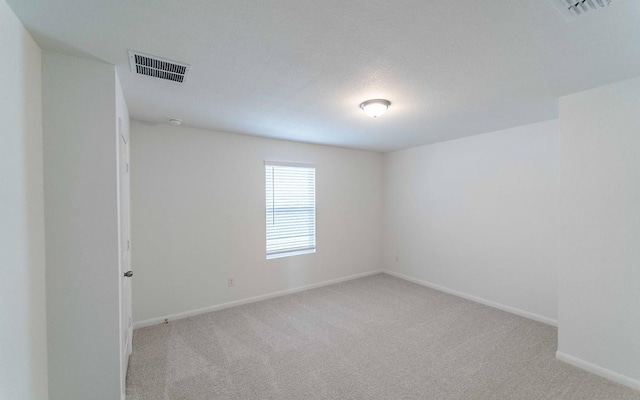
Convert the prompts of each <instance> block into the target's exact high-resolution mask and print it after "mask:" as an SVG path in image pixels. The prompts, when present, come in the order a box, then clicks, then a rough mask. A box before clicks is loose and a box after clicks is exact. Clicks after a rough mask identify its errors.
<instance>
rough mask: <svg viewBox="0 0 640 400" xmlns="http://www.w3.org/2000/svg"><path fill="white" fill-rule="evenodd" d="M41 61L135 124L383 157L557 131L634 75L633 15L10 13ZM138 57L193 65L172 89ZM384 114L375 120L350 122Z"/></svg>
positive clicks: (262, 5) (169, 6)
mask: <svg viewBox="0 0 640 400" xmlns="http://www.w3.org/2000/svg"><path fill="white" fill-rule="evenodd" d="M7 2H8V3H9V5H10V6H11V7H12V9H13V10H14V12H15V13H16V14H17V15H18V17H19V18H20V19H21V20H22V22H23V23H24V24H25V26H26V27H27V29H29V30H30V32H31V33H32V35H33V36H34V38H35V39H36V41H37V42H38V43H39V44H40V45H41V46H42V47H43V48H46V49H51V50H54V51H61V52H67V53H71V54H76V55H81V56H86V57H95V58H97V59H100V60H104V61H106V62H109V63H113V64H115V65H117V67H118V74H119V76H120V79H121V81H122V86H123V89H124V92H125V96H126V99H127V103H128V105H129V109H130V112H131V115H132V117H133V118H135V119H139V120H143V121H151V122H164V121H166V119H167V118H168V117H179V118H182V119H183V120H184V122H185V125H189V126H194V127H202V128H209V129H213V130H222V131H228V132H237V133H243V134H250V135H259V136H266V137H274V138H282V139H291V140H298V141H304V142H312V143H322V144H329V145H335V146H344V147H353V148H362V149H368V150H376V151H389V150H394V149H399V148H405V147H410V146H415V145H420V144H427V143H433V142H438V141H443V140H449V139H454V138H457V137H462V136H468V135H473V134H478V133H483V132H487V131H491V130H496V129H502V128H506V127H510V126H515V125H520V124H526V123H531V122H536V121H541V120H545V119H551V118H554V117H556V116H557V98H558V97H560V96H562V95H565V94H569V93H573V92H577V91H581V90H585V89H588V88H591V87H595V86H599V85H603V84H606V83H610V82H613V81H617V80H620V79H625V78H629V77H632V76H637V75H640V1H636V0H616V1H615V2H614V3H613V5H611V6H610V7H608V8H606V9H603V10H599V11H595V12H590V13H589V14H587V15H586V16H585V17H582V18H579V19H577V20H575V21H572V22H567V21H565V20H564V19H563V17H562V16H561V15H560V14H559V13H558V11H557V10H556V9H555V8H554V7H553V5H551V4H550V3H549V1H548V0H517V1H516V0H489V1H477V0H460V1H450V0H444V1H443V0H440V1H436V0H401V1H388V0H385V1H381V0H366V1H365V0H356V1H344V0H324V1H307V0H274V1H266V0H253V1H243V0H230V1H211V0H181V1H175V0H155V1H149V0H102V1H98V0H7ZM128 49H134V50H139V51H142V52H145V53H149V54H154V55H157V56H160V57H165V58H169V59H173V60H177V61H182V62H186V63H189V64H191V65H192V70H191V76H190V77H189V80H188V82H187V83H186V84H184V85H180V84H176V83H173V82H165V81H161V80H157V79H154V78H149V77H145V76H136V75H133V74H132V73H131V72H130V70H129V64H128V56H127V50H128ZM370 98H385V99H389V100H390V101H391V102H392V103H393V104H392V106H391V108H390V110H389V111H388V112H387V114H385V115H384V116H382V117H381V118H379V119H376V120H374V119H370V118H368V117H366V116H365V115H364V114H363V113H362V111H361V110H360V109H359V108H358V105H359V103H360V102H362V101H364V100H367V99H370Z"/></svg>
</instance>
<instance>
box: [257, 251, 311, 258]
mask: <svg viewBox="0 0 640 400" xmlns="http://www.w3.org/2000/svg"><path fill="white" fill-rule="evenodd" d="M315 252H316V249H309V250H299V251H289V252H287V253H279V254H268V255H267V260H273V259H274V258H282V257H292V256H300V255H302V254H311V253H315Z"/></svg>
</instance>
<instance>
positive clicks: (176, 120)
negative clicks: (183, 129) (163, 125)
mask: <svg viewBox="0 0 640 400" xmlns="http://www.w3.org/2000/svg"><path fill="white" fill-rule="evenodd" d="M169 123H170V124H171V125H175V126H178V125H182V120H181V119H180V118H169Z"/></svg>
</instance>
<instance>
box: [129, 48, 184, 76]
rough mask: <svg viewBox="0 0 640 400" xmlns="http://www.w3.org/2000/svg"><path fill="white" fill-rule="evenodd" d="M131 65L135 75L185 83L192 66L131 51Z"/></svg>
mask: <svg viewBox="0 0 640 400" xmlns="http://www.w3.org/2000/svg"><path fill="white" fill-rule="evenodd" d="M129 64H130V66H131V71H132V72H133V73H135V74H139V75H146V76H150V77H153V78H158V79H164V80H167V81H172V82H178V83H185V82H186V80H187V75H188V73H189V69H190V68H191V66H190V65H189V64H185V63H181V62H178V61H171V60H167V59H166V58H161V57H156V56H152V55H149V54H144V53H140V52H137V51H133V50H129Z"/></svg>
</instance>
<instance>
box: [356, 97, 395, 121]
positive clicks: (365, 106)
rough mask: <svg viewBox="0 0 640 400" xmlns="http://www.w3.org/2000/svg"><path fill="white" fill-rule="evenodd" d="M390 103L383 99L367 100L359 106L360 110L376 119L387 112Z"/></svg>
mask: <svg viewBox="0 0 640 400" xmlns="http://www.w3.org/2000/svg"><path fill="white" fill-rule="evenodd" d="M390 105H391V102H390V101H389V100H384V99H373V100H367V101H365V102H363V103H362V104H360V108H362V111H364V113H365V114H367V115H368V116H369V117H371V118H378V117H379V116H381V115H382V114H384V113H386V112H387V109H389V106H390Z"/></svg>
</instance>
